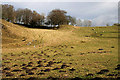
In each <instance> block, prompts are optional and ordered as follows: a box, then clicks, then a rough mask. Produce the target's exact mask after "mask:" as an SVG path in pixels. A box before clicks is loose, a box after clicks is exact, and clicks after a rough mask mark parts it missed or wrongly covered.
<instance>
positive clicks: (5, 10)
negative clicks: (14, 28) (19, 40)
mask: <svg viewBox="0 0 120 80" xmlns="http://www.w3.org/2000/svg"><path fill="white" fill-rule="evenodd" d="M2 18H3V19H5V20H7V21H10V22H14V20H15V10H14V7H13V6H12V5H8V4H5V5H2Z"/></svg>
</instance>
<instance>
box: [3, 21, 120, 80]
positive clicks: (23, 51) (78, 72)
mask: <svg viewBox="0 0 120 80" xmlns="http://www.w3.org/2000/svg"><path fill="white" fill-rule="evenodd" d="M2 25H3V28H2V68H3V72H2V73H3V76H2V77H3V78H30V77H37V78H48V77H49V78H50V77H54V78H75V77H79V78H86V79H87V78H95V77H101V78H117V77H118V76H119V75H118V70H117V67H120V66H119V65H118V27H117V26H107V27H74V26H68V25H63V26H61V27H60V29H58V30H52V29H50V30H48V29H31V28H25V27H23V26H19V25H15V24H12V23H9V22H6V21H4V20H2ZM117 65H118V66H117Z"/></svg>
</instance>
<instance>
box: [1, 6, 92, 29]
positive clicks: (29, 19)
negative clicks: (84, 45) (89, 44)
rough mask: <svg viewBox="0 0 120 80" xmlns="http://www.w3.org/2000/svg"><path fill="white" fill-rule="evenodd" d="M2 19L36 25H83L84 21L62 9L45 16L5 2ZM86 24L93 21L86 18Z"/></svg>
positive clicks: (88, 24)
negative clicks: (16, 7)
mask: <svg viewBox="0 0 120 80" xmlns="http://www.w3.org/2000/svg"><path fill="white" fill-rule="evenodd" d="M2 19H4V20H7V21H9V22H12V23H19V24H25V25H30V26H32V27H35V26H44V25H54V26H55V25H58V26H59V25H64V24H67V25H78V26H81V25H83V24H82V21H81V20H80V19H78V20H77V19H76V18H75V17H72V16H70V15H67V12H66V11H64V10H60V9H54V10H52V11H51V12H49V14H48V15H47V16H46V17H45V15H43V14H39V13H38V12H36V11H35V10H33V11H32V10H30V9H28V8H25V9H21V8H19V9H17V10H15V8H14V6H12V5H8V4H4V5H2ZM84 25H85V26H91V21H89V20H84Z"/></svg>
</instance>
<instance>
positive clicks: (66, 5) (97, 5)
mask: <svg viewBox="0 0 120 80" xmlns="http://www.w3.org/2000/svg"><path fill="white" fill-rule="evenodd" d="M3 4H11V5H13V6H14V7H15V9H18V8H29V9H31V10H35V11H37V12H38V13H40V14H41V13H44V14H45V15H48V13H49V12H50V11H51V10H53V9H62V10H65V11H67V15H71V16H73V17H76V18H77V19H78V18H79V19H82V20H83V19H89V20H92V23H93V25H96V26H105V25H106V24H107V23H109V24H113V23H117V22H118V2H6V3H5V2H4V3H3Z"/></svg>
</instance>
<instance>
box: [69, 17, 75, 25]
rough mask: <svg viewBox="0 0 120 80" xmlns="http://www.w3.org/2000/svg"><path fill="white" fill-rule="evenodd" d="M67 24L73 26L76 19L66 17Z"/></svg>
mask: <svg viewBox="0 0 120 80" xmlns="http://www.w3.org/2000/svg"><path fill="white" fill-rule="evenodd" d="M67 20H68V22H67V24H70V25H75V24H76V18H75V17H71V16H67Z"/></svg>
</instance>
